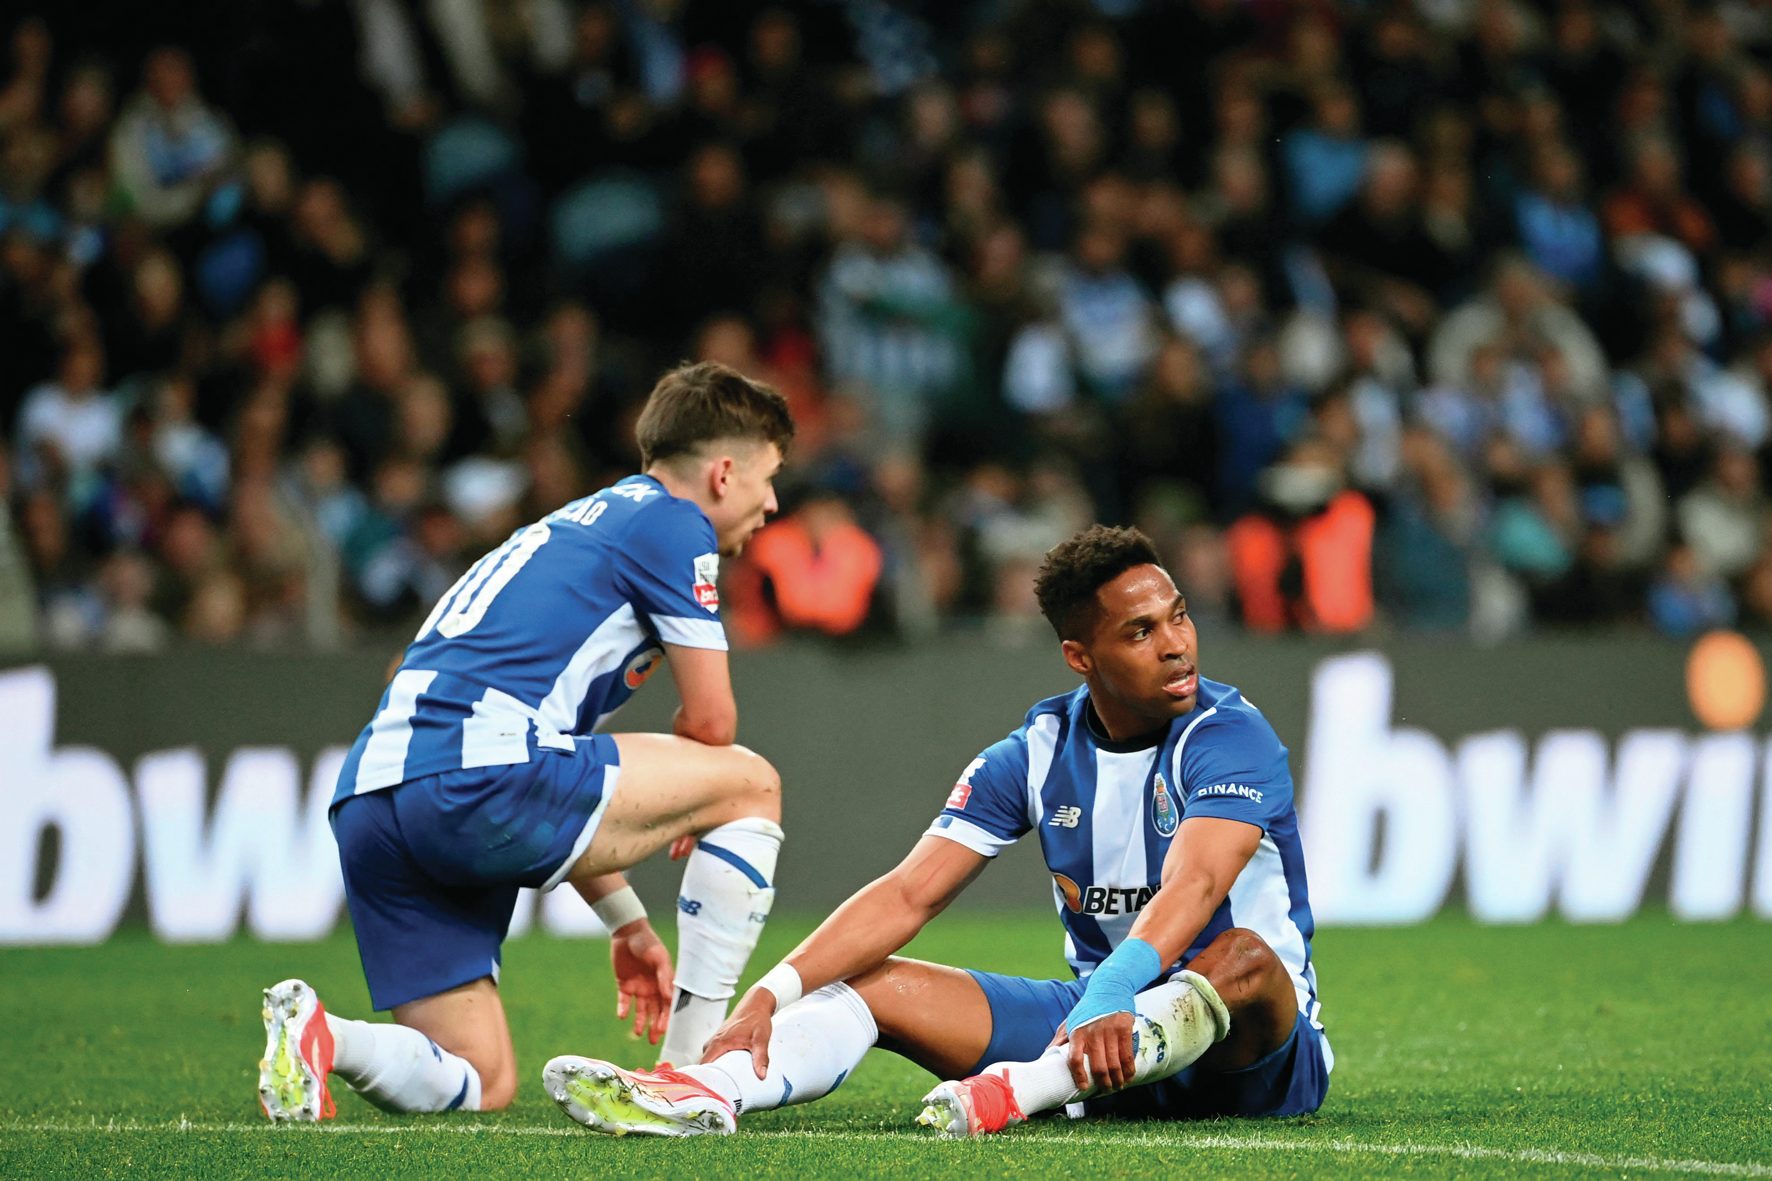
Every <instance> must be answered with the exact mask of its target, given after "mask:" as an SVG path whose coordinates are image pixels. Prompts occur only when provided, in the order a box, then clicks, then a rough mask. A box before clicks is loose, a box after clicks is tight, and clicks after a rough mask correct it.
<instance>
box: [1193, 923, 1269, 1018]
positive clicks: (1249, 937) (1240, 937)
mask: <svg viewBox="0 0 1772 1181" xmlns="http://www.w3.org/2000/svg"><path fill="white" fill-rule="evenodd" d="M1199 958H1200V959H1201V960H1204V961H1206V963H1205V964H1204V965H1202V966H1201V967H1200V968H1199V970H1200V972H1201V974H1202V975H1204V976H1205V977H1206V978H1207V979H1208V980H1210V981H1212V983H1213V985H1214V986H1215V987H1217V988H1218V990H1219V992H1220V993H1221V994H1223V993H1226V992H1229V993H1234V994H1236V995H1238V996H1242V995H1252V994H1255V993H1259V992H1261V991H1262V989H1263V985H1265V984H1266V983H1267V982H1268V981H1269V980H1271V979H1274V978H1275V976H1276V973H1277V974H1278V976H1279V977H1280V978H1284V977H1285V975H1286V966H1285V965H1284V964H1282V963H1281V962H1280V957H1279V956H1278V955H1276V954H1274V949H1273V948H1271V947H1269V946H1268V944H1267V940H1265V939H1263V938H1262V937H1261V936H1260V935H1257V934H1256V933H1255V932H1254V931H1251V930H1249V929H1248V928H1247V927H1232V928H1230V929H1229V930H1227V931H1225V932H1223V933H1222V934H1220V935H1219V936H1218V938H1216V939H1214V940H1213V941H1212V942H1211V944H1210V945H1208V947H1207V948H1206V951H1205V953H1203V954H1202V955H1201V956H1200V957H1199ZM1225 1000H1226V1002H1227V1003H1230V1002H1231V997H1229V996H1226V997H1225Z"/></svg>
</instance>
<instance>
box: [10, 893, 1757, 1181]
mask: <svg viewBox="0 0 1772 1181" xmlns="http://www.w3.org/2000/svg"><path fill="white" fill-rule="evenodd" d="M808 927H809V921H808V920H807V919H805V918H802V917H796V916H785V915H784V916H778V917H777V919H776V920H775V921H773V922H772V923H771V925H770V928H769V932H768V935H767V937H766V939H765V943H764V946H763V947H762V948H761V949H760V951H759V952H758V954H757V957H756V959H755V961H754V965H755V967H756V969H757V972H761V970H762V969H763V968H764V967H766V966H768V965H769V964H771V963H774V962H775V960H776V959H777V957H779V956H780V955H781V954H782V953H783V952H785V951H786V950H787V949H788V948H789V947H791V946H792V944H793V943H794V941H796V940H797V939H799V938H800V937H801V936H802V935H803V934H804V933H805V932H806V930H807V929H808ZM1058 943H1059V936H1058V932H1057V929H1056V925H1055V924H1054V923H1053V921H1052V918H1051V916H1050V915H1035V914H1026V915H1019V914H1018V915H1002V914H979V913H972V914H954V915H950V916H948V917H945V918H943V919H942V920H940V921H938V922H937V923H936V924H935V925H934V926H933V928H932V929H931V930H930V931H929V932H927V933H926V934H925V935H924V936H923V937H922V938H921V939H920V940H919V941H918V942H917V943H916V944H915V945H914V946H913V949H912V950H913V951H914V952H915V953H917V954H920V955H922V956H924V957H927V958H930V959H937V960H944V961H947V962H951V963H965V964H971V965H976V966H981V967H988V968H993V969H996V970H1001V971H1013V972H1025V973H1030V974H1049V973H1052V972H1054V971H1055V970H1059V969H1060V967H1061V965H1060V962H1059V960H1058ZM1317 957H1318V963H1319V966H1320V971H1321V974H1322V984H1323V990H1324V999H1325V1006H1326V1007H1325V1010H1324V1016H1325V1019H1326V1022H1327V1024H1328V1027H1329V1032H1330V1035H1331V1037H1332V1039H1333V1041H1334V1044H1335V1049H1336V1056H1337V1066H1336V1070H1335V1074H1334V1077H1333V1084H1332V1086H1331V1090H1330V1094H1329V1100H1328V1102H1327V1104H1326V1105H1325V1106H1324V1108H1323V1110H1322V1111H1321V1112H1319V1113H1318V1114H1317V1115H1315V1116H1312V1117H1309V1118H1306V1119H1300V1120H1291V1121H1237V1120H1227V1121H1219V1122H1213V1123H1203V1124H1149V1123H1147V1124H1136V1123H1108V1122H1095V1121H1078V1122H1070V1121H1066V1120H1062V1119H1059V1120H1043V1121H1040V1122H1038V1123H1036V1124H1034V1125H1032V1126H1027V1127H1023V1128H1019V1129H1016V1130H1014V1131H1013V1132H1011V1133H1009V1134H1007V1135H1005V1136H1002V1137H998V1138H995V1139H991V1140H987V1141H981V1142H943V1141H935V1140H931V1139H929V1138H927V1137H926V1136H925V1135H919V1134H917V1133H916V1132H914V1131H913V1130H912V1125H911V1119H912V1117H913V1116H914V1115H915V1114H916V1112H917V1110H918V1103H917V1100H918V1098H919V1097H920V1096H921V1095H922V1093H923V1091H924V1089H925V1088H926V1086H927V1085H928V1083H929V1081H930V1080H929V1078H928V1076H927V1075H925V1074H924V1073H923V1072H922V1071H920V1070H918V1069H917V1068H915V1067H913V1066H911V1065H909V1064H908V1063H906V1062H904V1061H902V1060H900V1059H897V1058H894V1057H892V1056H890V1055H888V1054H885V1053H883V1052H875V1053H874V1054H872V1055H871V1056H870V1057H869V1059H868V1060H867V1062H865V1063H864V1064H863V1065H862V1067H861V1068H860V1069H859V1070H858V1071H857V1072H856V1075H855V1077H854V1078H853V1079H852V1080H851V1081H850V1082H849V1083H848V1084H847V1085H846V1086H845V1087H844V1088H843V1089H842V1090H840V1091H839V1092H837V1094H835V1095H834V1096H832V1097H831V1098H829V1099H826V1100H824V1101H822V1102H819V1103H815V1104H811V1105H808V1106H804V1107H793V1108H789V1109H787V1110H785V1111H779V1112H768V1113H759V1114H757V1115H753V1116H749V1117H746V1118H745V1119H744V1121H743V1123H742V1126H741V1129H740V1133H739V1135H738V1136H736V1137H733V1138H730V1139H713V1138H707V1139H700V1140H683V1141H656V1140H643V1139H639V1138H632V1137H630V1138H628V1139H626V1140H614V1139H606V1138H602V1137H597V1136H591V1135H589V1134H585V1133H583V1132H582V1131H581V1130H580V1129H578V1128H577V1126H576V1125H573V1124H570V1123H569V1122H567V1121H566V1120H565V1119H564V1117H563V1116H561V1115H560V1114H559V1112H558V1111H557V1110H556V1109H555V1107H554V1105H553V1104H552V1103H551V1102H549V1101H548V1099H547V1098H546V1096H544V1095H543V1094H542V1091H541V1086H540V1083H539V1081H538V1079H539V1073H540V1068H541V1064H542V1063H543V1062H544V1061H545V1060H546V1059H547V1058H548V1057H549V1056H550V1055H552V1054H555V1053H561V1052H568V1051H571V1052H580V1053H590V1054H596V1055H600V1056H606V1057H610V1058H614V1059H616V1060H618V1061H623V1062H626V1063H640V1062H644V1061H649V1060H650V1055H649V1054H648V1053H647V1052H646V1050H645V1048H643V1047H642V1046H640V1045H637V1044H635V1043H634V1042H632V1041H630V1040H629V1039H628V1038H627V1037H626V1035H625V1034H624V1033H623V1032H622V1031H621V1030H620V1029H619V1028H618V1027H617V1025H616V1023H615V1021H614V1018H613V995H612V990H611V985H610V977H609V967H608V960H607V952H606V947H605V945H604V944H602V943H600V942H571V941H559V940H550V939H546V938H540V937H531V938H525V939H522V940H517V941H514V942H513V943H512V944H511V945H510V946H509V947H508V948H507V949H506V956H505V999H506V1004H507V1005H508V1007H509V1010H510V1014H511V1021H512V1025H513V1029H514V1033H515V1039H516V1044H517V1052H518V1055H519V1058H520V1069H521V1073H522V1078H523V1079H524V1080H525V1081H524V1083H523V1085H522V1088H521V1090H520V1091H519V1094H518V1098H517V1102H516V1103H515V1105H514V1106H513V1107H512V1108H511V1109H510V1110H509V1111H505V1112H501V1113H497V1114H491V1115H457V1116H431V1117H402V1116H390V1115H384V1114H383V1113H381V1112H379V1111H376V1110H375V1109H373V1108H371V1107H370V1106H369V1105H368V1104H366V1103H364V1102H363V1101H362V1100H361V1099H359V1098H357V1097H356V1096H355V1095H352V1094H350V1093H349V1091H348V1089H346V1088H344V1087H342V1086H337V1085H335V1094H336V1095H337V1098H338V1108H339V1118H338V1121H337V1122H336V1123H335V1124H331V1125H323V1126H322V1127H321V1128H315V1127H311V1126H304V1127H297V1128H278V1129H273V1128H271V1127H269V1126H268V1125H267V1124H265V1122H264V1121H263V1119H262V1117H261V1116H260V1114H259V1111H258V1107H257V1103H256V1098H255V1093H254V1085H255V1081H256V1064H257V1058H258V1054H259V1050H260V1045H261V1034H260V1028H259V1020H258V1006H259V989H260V988H261V987H263V986H264V985H266V984H269V983H272V982H274V981H275V980H277V979H280V978H281V977H283V976H286V975H294V974H301V975H304V976H306V978H307V979H308V980H310V981H311V982H313V983H314V984H315V985H316V986H317V987H318V988H319V990H320V993H321V996H322V997H323V998H325V999H326V1001H327V1003H328V1004H329V1005H330V1006H331V1007H332V1008H334V1009H335V1010H337V1011H339V1012H342V1013H345V1014H347V1015H352V1016H362V1015H365V1009H366V996H365V993H364V989H363V985H362V982H361V979H360V977H359V975H358V970H357V963H356V951H355V947H354V945H353V944H352V943H351V941H350V939H349V937H348V936H345V937H340V938H335V939H332V940H330V941H328V942H326V943H322V944H314V945H290V946H274V945H264V944H258V943H252V942H246V941H240V942H235V943H232V944H229V945H226V946H219V947H186V948H173V947H163V946H160V945H157V944H155V943H154V942H152V941H151V940H150V939H149V938H148V937H147V936H146V935H144V934H140V933H125V934H123V935H121V936H119V937H118V938H117V939H115V940H113V941H112V942H110V943H109V944H106V945H105V946H103V947H100V948H95V949H80V950H76V949H54V950H17V949H14V950H5V951H0V1013H3V1014H4V1016H5V1030H6V1032H5V1035H4V1042H0V1047H3V1049H4V1053H0V1177H4V1178H35V1177H57V1176H67V1177H76V1176H77V1177H82V1178H99V1177H129V1178H139V1177H144V1176H178V1177H231V1176H249V1177H285V1176H286V1177H300V1178H306V1179H312V1178H332V1177H345V1176H353V1177H376V1178H387V1177H397V1176H414V1177H477V1176H484V1177H505V1176H523V1177H566V1176H575V1177H587V1178H616V1177H662V1178H677V1179H682V1178H700V1177H759V1176H762V1177H784V1178H810V1177H844V1178H852V1177H913V1176H954V1177H974V1178H976V1177H991V1178H994V1177H1005V1176H1028V1177H1078V1178H1093V1177H1131V1176H1141V1177H1176V1176H1211V1177H1225V1176H1230V1177H1307V1178H1315V1177H1328V1176H1337V1177H1399V1176H1408V1177H1417V1176H1419V1177H1452V1176H1471V1177H1619V1176H1681V1175H1687V1176H1726V1177H1767V1178H1772V926H1767V925H1765V924H1761V923H1754V922H1751V921H1745V920H1744V921H1740V922H1735V923H1728V924H1722V925H1715V926H1686V925H1680V924H1676V923H1674V922H1672V921H1670V920H1668V919H1666V918H1661V917H1646V918H1641V919H1638V920H1636V921H1634V922H1631V923H1628V924H1625V925H1622V926H1616V927H1571V926H1566V925H1563V924H1557V923H1553V924H1546V925H1542V926H1533V927H1521V928H1485V927H1478V926H1475V925H1472V924H1470V923H1468V922H1466V921H1464V920H1462V919H1456V918H1446V919H1441V920H1439V921H1437V922H1435V923H1432V924H1430V925H1427V926H1424V927H1418V928H1410V929H1399V930H1330V931H1326V932H1323V933H1322V934H1321V935H1320V937H1319V939H1318V942H1317Z"/></svg>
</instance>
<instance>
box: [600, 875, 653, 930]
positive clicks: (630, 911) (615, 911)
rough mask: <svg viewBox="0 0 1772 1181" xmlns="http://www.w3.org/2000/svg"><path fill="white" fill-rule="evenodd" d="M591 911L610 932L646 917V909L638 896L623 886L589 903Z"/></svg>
mask: <svg viewBox="0 0 1772 1181" xmlns="http://www.w3.org/2000/svg"><path fill="white" fill-rule="evenodd" d="M591 909H592V910H593V911H595V912H596V915H597V918H598V920H599V921H601V922H602V924H603V925H604V926H605V927H608V928H609V929H610V930H611V931H618V930H620V929H621V928H623V927H625V926H627V925H628V924H629V923H631V922H633V921H634V920H635V919H643V918H645V917H646V907H645V906H644V905H643V904H642V903H641V902H640V896H639V895H638V894H636V893H634V888H633V887H632V886H623V887H622V888H621V889H619V890H617V891H616V892H615V893H613V894H605V895H603V897H601V898H599V899H597V900H596V901H595V902H593V903H591Z"/></svg>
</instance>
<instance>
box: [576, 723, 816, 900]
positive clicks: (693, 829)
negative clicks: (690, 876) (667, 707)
mask: <svg viewBox="0 0 1772 1181" xmlns="http://www.w3.org/2000/svg"><path fill="white" fill-rule="evenodd" d="M611 737H612V738H614V739H615V745H616V748H617V749H618V750H619V751H620V752H621V771H620V776H619V779H618V780H617V788H616V790H615V792H614V793H613V795H612V796H611V798H610V801H609V805H608V807H607V808H606V809H605V810H604V812H603V819H602V820H601V822H599V824H598V826H597V835H596V836H595V837H593V838H592V840H591V843H590V846H589V847H588V848H587V849H586V850H585V851H584V853H583V854H581V855H580V857H579V859H578V861H577V863H576V864H574V865H573V867H572V869H571V871H570V872H569V873H568V874H567V878H568V880H571V881H583V880H588V879H590V878H595V877H601V876H602V875H604V874H609V873H614V872H616V871H618V870H623V869H627V868H629V867H630V866H633V865H637V864H638V863H640V862H641V861H644V860H646V858H648V857H650V856H652V855H653V854H654V853H656V852H658V851H659V850H660V849H663V848H666V847H667V846H669V845H670V844H671V843H672V842H673V841H675V840H676V839H677V838H678V837H682V836H690V835H697V834H703V833H706V832H708V831H709V830H710V829H714V828H719V827H720V826H722V825H725V824H730V823H732V822H733V821H735V820H743V819H761V820H767V821H770V822H771V823H775V824H779V823H780V822H781V776H780V775H778V774H777V773H776V771H775V768H774V767H772V766H771V765H770V764H769V761H768V760H767V759H765V758H763V757H762V756H761V755H759V754H756V753H755V752H753V751H750V750H747V749H746V748H744V747H742V746H706V745H704V744H702V743H699V742H693V741H691V740H689V739H687V738H678V737H675V736H674V735H670V734H615V735H611Z"/></svg>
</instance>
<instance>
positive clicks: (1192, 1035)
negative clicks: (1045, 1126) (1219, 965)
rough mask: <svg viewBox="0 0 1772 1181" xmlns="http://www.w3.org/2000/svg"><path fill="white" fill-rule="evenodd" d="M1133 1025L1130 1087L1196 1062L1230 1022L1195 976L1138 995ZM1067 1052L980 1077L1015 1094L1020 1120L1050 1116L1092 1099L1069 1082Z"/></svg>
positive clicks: (1002, 1065) (996, 1067)
mask: <svg viewBox="0 0 1772 1181" xmlns="http://www.w3.org/2000/svg"><path fill="white" fill-rule="evenodd" d="M1136 1003H1137V1011H1136V1012H1137V1015H1136V1016H1135V1017H1134V1019H1133V1026H1132V1032H1133V1039H1132V1046H1133V1050H1132V1062H1133V1069H1132V1082H1131V1083H1129V1084H1127V1085H1128V1086H1139V1085H1141V1084H1144V1083H1154V1082H1160V1081H1162V1080H1163V1079H1166V1078H1168V1077H1170V1076H1171V1075H1173V1074H1175V1073H1176V1072H1178V1071H1180V1070H1181V1069H1182V1068H1183V1067H1185V1066H1189V1065H1191V1064H1192V1063H1193V1062H1194V1061H1195V1060H1196V1059H1198V1058H1199V1057H1200V1055H1201V1054H1204V1053H1205V1052H1206V1051H1207V1050H1209V1049H1211V1048H1212V1046H1213V1045H1214V1044H1215V1043H1216V1042H1219V1041H1221V1040H1223V1038H1224V1037H1225V1035H1226V1034H1228V1033H1230V1031H1231V1016H1230V1012H1229V1010H1227V1009H1226V1008H1225V1007H1224V1002H1223V1001H1222V1000H1220V999H1219V997H1218V990H1217V989H1215V988H1213V987H1212V985H1211V983H1210V982H1209V981H1208V980H1207V979H1206V978H1205V977H1204V976H1202V975H1200V974H1199V973H1198V972H1183V973H1181V974H1180V975H1178V976H1176V977H1175V978H1174V979H1173V980H1169V981H1167V982H1165V983H1163V984H1159V985H1157V986H1156V987H1155V988H1147V989H1145V990H1144V991H1143V992H1141V993H1139V994H1138V998H1137V1002H1136ZM1069 1052H1070V1047H1069V1046H1053V1047H1052V1048H1051V1049H1049V1050H1047V1051H1046V1052H1045V1053H1044V1054H1041V1055H1040V1056H1039V1057H1038V1058H1036V1059H1034V1060H1033V1061H1032V1062H999V1063H994V1064H992V1065H990V1066H987V1067H985V1068H984V1069H983V1070H981V1071H980V1072H979V1073H980V1074H1001V1075H1003V1076H1004V1077H1005V1078H1007V1079H1008V1080H1009V1086H1010V1089H1011V1090H1013V1091H1014V1092H1015V1103H1016V1106H1018V1107H1020V1108H1021V1111H1022V1114H1023V1115H1033V1114H1034V1113H1035V1112H1036V1111H1048V1110H1050V1109H1052V1108H1054V1107H1060V1106H1062V1105H1064V1104H1066V1103H1073V1102H1075V1101H1076V1100H1078V1099H1082V1098H1084V1097H1086V1096H1088V1095H1092V1094H1094V1093H1095V1091H1094V1088H1091V1089H1089V1090H1087V1091H1079V1090H1077V1084H1076V1083H1075V1082H1073V1081H1072V1080H1071V1067H1070V1061H1069Z"/></svg>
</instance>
